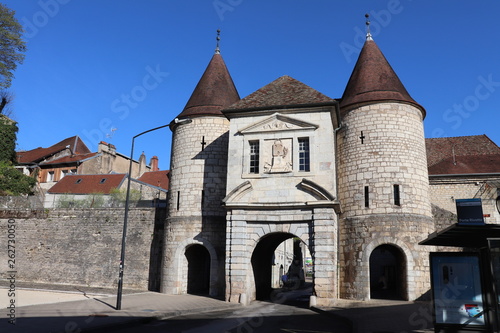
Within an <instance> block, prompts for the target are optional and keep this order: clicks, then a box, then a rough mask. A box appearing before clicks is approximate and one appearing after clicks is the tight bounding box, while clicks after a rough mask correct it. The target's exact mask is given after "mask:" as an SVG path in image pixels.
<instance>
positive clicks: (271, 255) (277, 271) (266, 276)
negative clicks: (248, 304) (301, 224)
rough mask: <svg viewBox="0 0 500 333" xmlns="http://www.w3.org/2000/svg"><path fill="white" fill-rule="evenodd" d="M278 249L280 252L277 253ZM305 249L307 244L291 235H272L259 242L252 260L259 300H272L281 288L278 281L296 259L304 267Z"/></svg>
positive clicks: (256, 292) (282, 233)
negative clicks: (272, 295) (273, 294)
mask: <svg viewBox="0 0 500 333" xmlns="http://www.w3.org/2000/svg"><path fill="white" fill-rule="evenodd" d="M288 240H290V241H288ZM292 240H293V241H292ZM287 244H288V245H287ZM278 247H280V250H279V251H276V249H277V248H278ZM304 249H305V243H304V242H303V241H302V240H300V239H299V238H297V237H296V236H295V235H293V234H290V233H284V232H275V233H270V234H268V235H266V236H264V237H262V238H261V239H260V240H259V242H258V243H257V246H256V247H255V249H254V251H253V253H252V259H251V262H252V269H253V274H254V281H255V297H256V299H257V300H269V299H270V297H271V294H272V291H273V289H276V288H279V287H280V286H279V285H277V281H279V280H280V279H281V275H283V274H286V272H287V271H288V268H289V266H290V264H291V262H292V261H293V259H294V258H296V259H298V260H299V262H300V265H302V266H304V264H305V262H304V258H305V252H306V251H305V250H304ZM277 253H280V254H279V255H278V254H277ZM281 254H283V255H281Z"/></svg>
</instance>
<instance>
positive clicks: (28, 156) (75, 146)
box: [17, 136, 91, 164]
mask: <svg viewBox="0 0 500 333" xmlns="http://www.w3.org/2000/svg"><path fill="white" fill-rule="evenodd" d="M67 146H70V148H71V149H72V151H73V153H74V154H88V153H90V152H91V151H90V149H89V148H88V147H87V146H86V145H85V143H84V142H83V141H82V139H80V137H78V136H73V137H70V138H66V139H64V140H62V141H60V142H58V143H56V144H54V145H52V146H50V147H48V148H42V147H38V148H35V149H32V150H27V151H20V152H17V160H18V163H20V164H33V163H39V162H41V161H43V160H44V159H46V158H48V157H50V156H52V155H54V154H56V153H58V152H60V151H62V150H64V149H66V147H67Z"/></svg>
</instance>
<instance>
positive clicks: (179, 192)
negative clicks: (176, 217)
mask: <svg viewBox="0 0 500 333" xmlns="http://www.w3.org/2000/svg"><path fill="white" fill-rule="evenodd" d="M180 207H181V191H177V210H179V208H180Z"/></svg>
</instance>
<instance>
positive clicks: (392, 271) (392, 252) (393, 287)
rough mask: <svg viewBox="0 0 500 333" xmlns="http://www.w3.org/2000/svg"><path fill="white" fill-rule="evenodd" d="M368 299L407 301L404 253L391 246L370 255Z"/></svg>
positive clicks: (379, 247) (378, 248)
mask: <svg viewBox="0 0 500 333" xmlns="http://www.w3.org/2000/svg"><path fill="white" fill-rule="evenodd" d="M369 264H370V298H372V299H374V298H375V299H394V300H407V299H408V296H407V294H408V292H407V263H406V259H405V255H404V252H403V251H401V250H400V249H399V248H398V247H396V246H394V245H391V244H382V245H379V246H377V247H376V248H375V249H374V250H373V251H372V252H371V254H370V261H369Z"/></svg>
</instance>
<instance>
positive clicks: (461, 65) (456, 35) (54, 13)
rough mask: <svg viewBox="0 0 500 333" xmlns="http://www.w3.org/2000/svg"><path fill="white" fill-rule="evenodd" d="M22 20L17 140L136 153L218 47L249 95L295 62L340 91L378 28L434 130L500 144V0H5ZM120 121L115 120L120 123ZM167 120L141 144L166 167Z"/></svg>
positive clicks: (320, 85) (176, 109)
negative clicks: (80, 143)
mask: <svg viewBox="0 0 500 333" xmlns="http://www.w3.org/2000/svg"><path fill="white" fill-rule="evenodd" d="M0 1H1V2H2V3H3V4H5V5H6V6H8V7H9V8H11V9H13V10H15V11H16V17H17V19H18V20H19V21H20V22H21V23H22V24H23V26H24V27H25V29H26V33H25V39H26V40H27V47H28V51H27V52H26V59H25V62H24V64H22V65H20V66H19V67H18V69H17V70H16V72H15V79H14V81H13V84H12V87H11V89H10V91H11V92H12V93H13V94H14V95H15V101H14V105H13V112H14V116H13V118H14V119H15V120H16V121H18V123H19V128H20V130H19V133H18V140H17V143H18V147H17V149H18V150H20V149H24V150H29V149H33V148H36V147H48V146H50V145H52V144H54V143H56V142H58V141H60V140H62V139H65V138H67V137H71V136H74V135H79V136H80V137H81V138H82V139H83V140H84V141H85V143H86V144H87V145H88V146H89V148H90V149H91V150H93V151H96V150H97V143H98V142H99V141H101V140H104V141H107V142H111V143H113V144H114V145H116V147H117V150H118V151H119V152H121V153H123V154H125V155H129V154H130V143H131V138H132V137H133V136H134V135H136V134H138V133H141V132H143V131H146V130H149V129H151V128H154V127H157V126H161V125H164V124H168V123H169V122H170V121H172V119H174V118H175V117H176V116H177V115H178V114H179V113H180V112H181V111H182V109H183V107H184V105H185V104H186V102H187V100H188V99H189V96H190V95H191V93H192V92H193V89H194V88H195V86H196V84H197V83H198V80H199V79H200V77H201V75H202V74H203V71H204V70H205V68H206V66H207V64H208V62H209V60H210V58H211V57H212V55H213V53H214V49H215V46H216V42H215V37H216V30H217V29H219V28H220V29H221V30H222V32H221V42H220V48H221V54H222V56H223V58H224V60H225V62H226V65H227V67H228V69H229V72H230V73H231V75H232V77H233V80H234V82H235V85H236V87H237V89H238V91H239V94H240V96H241V97H245V96H247V95H248V94H250V93H252V92H254V91H255V90H257V89H259V88H261V87H263V86H264V85H266V84H268V83H269V82H271V81H273V80H275V79H277V78H278V77H280V76H283V75H289V76H291V77H293V78H295V79H297V80H299V81H301V82H303V83H305V84H307V85H309V86H311V87H312V88H314V89H316V90H318V91H320V92H322V93H324V94H325V95H327V96H330V97H332V98H340V97H341V96H342V94H343V91H344V88H345V86H346V84H347V81H348V79H349V76H350V74H351V72H352V69H353V66H354V64H355V61H356V59H357V56H358V54H359V50H360V48H361V46H362V42H363V40H364V34H365V17H364V15H365V13H370V14H371V17H370V19H371V30H372V35H373V37H374V40H375V42H376V43H377V45H378V46H379V48H380V49H381V51H382V52H383V53H384V55H385V56H386V58H387V59H388V61H389V63H390V64H391V65H392V67H393V68H394V70H395V71H396V73H397V74H398V76H399V78H400V79H401V81H402V82H403V84H404V85H405V87H406V88H407V90H408V92H409V93H410V95H411V96H412V97H413V98H414V99H415V100H416V101H417V102H418V103H420V104H421V105H423V106H424V107H425V109H426V110H427V118H426V119H425V121H424V126H425V133H426V137H442V136H464V135H478V134H486V135H488V136H489V137H490V138H491V139H492V140H493V141H495V142H496V143H497V144H500V112H499V106H500V62H499V60H500V59H499V58H500V42H499V39H500V34H499V33H498V31H499V22H498V15H499V13H500V2H499V1H495V0H484V1H473V0H469V1H465V0H440V1H435V0H383V1H378V0H354V1H331V0H314V1H306V0H287V1H281V0H22V1H20V0H0ZM114 129H116V130H114ZM170 145H171V132H170V130H169V129H168V128H166V129H161V130H158V131H156V132H152V133H148V134H146V135H144V136H142V137H140V138H138V139H137V140H136V146H135V154H134V158H138V156H139V154H140V153H141V152H142V151H144V152H145V154H146V156H147V159H148V161H149V159H150V158H151V157H152V156H153V155H157V156H158V157H159V159H160V168H162V169H168V167H169V162H170V161H169V160H170Z"/></svg>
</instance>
